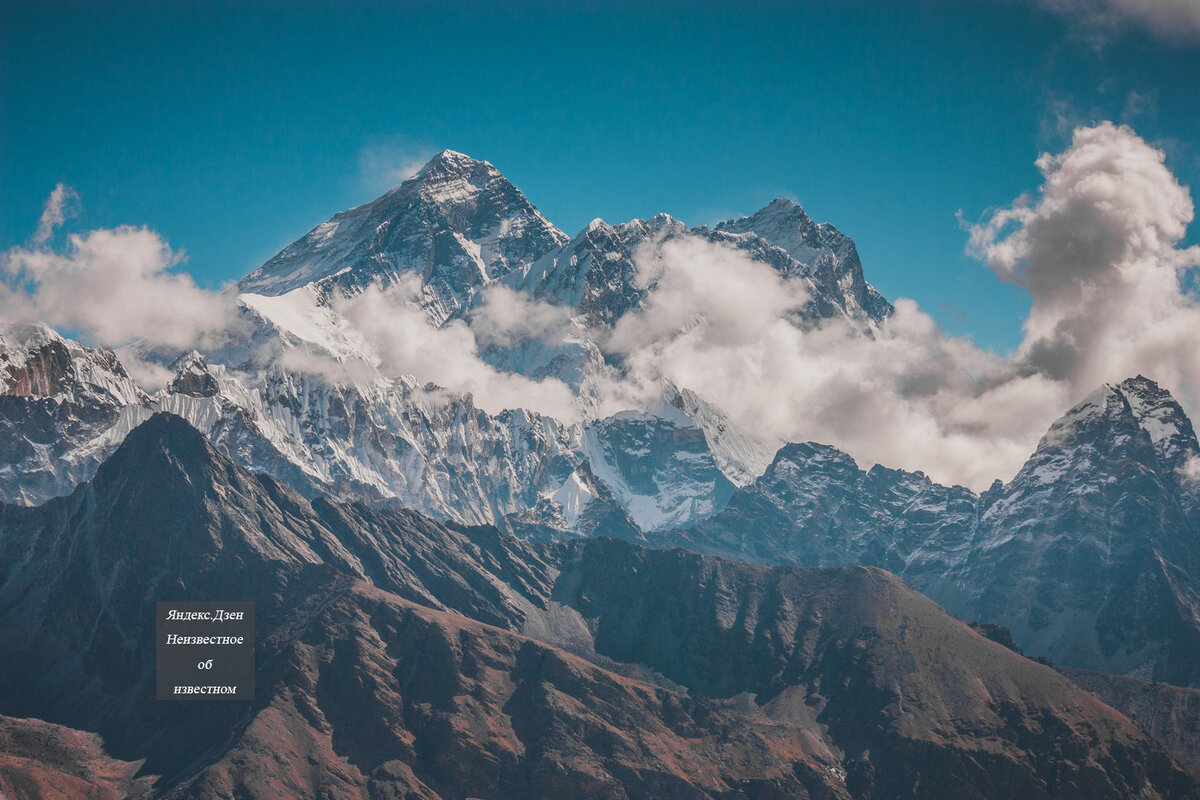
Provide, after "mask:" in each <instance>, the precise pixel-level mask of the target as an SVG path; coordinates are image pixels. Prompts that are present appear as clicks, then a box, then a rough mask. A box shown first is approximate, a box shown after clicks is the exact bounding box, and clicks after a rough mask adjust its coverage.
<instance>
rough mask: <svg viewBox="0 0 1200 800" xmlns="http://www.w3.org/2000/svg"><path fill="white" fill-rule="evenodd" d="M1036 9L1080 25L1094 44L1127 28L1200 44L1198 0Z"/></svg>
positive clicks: (1080, 2) (1077, 1)
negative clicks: (1049, 12) (1053, 13)
mask: <svg viewBox="0 0 1200 800" xmlns="http://www.w3.org/2000/svg"><path fill="white" fill-rule="evenodd" d="M1037 2H1038V3H1039V5H1041V6H1042V7H1044V8H1047V9H1049V10H1051V11H1053V12H1055V13H1058V14H1061V15H1063V16H1065V17H1067V18H1069V19H1071V20H1073V21H1074V22H1075V23H1076V24H1078V25H1079V27H1080V31H1081V32H1082V33H1083V34H1084V35H1085V36H1087V37H1089V38H1092V39H1094V40H1103V39H1104V38H1107V37H1108V36H1111V35H1112V34H1113V33H1115V32H1118V31H1120V30H1121V29H1123V28H1125V27H1128V26H1130V25H1134V26H1138V27H1141V28H1144V29H1145V30H1147V31H1149V32H1150V33H1152V34H1154V35H1155V36H1158V37H1159V38H1162V39H1165V40H1167V41H1172V42H1196V41H1200V2H1197V0H1037Z"/></svg>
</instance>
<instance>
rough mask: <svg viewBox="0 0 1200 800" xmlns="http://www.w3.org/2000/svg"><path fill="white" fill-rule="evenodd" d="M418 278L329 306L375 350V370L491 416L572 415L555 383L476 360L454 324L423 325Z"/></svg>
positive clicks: (465, 334)
mask: <svg viewBox="0 0 1200 800" xmlns="http://www.w3.org/2000/svg"><path fill="white" fill-rule="evenodd" d="M421 295H422V288H421V282H420V278H419V277H418V276H416V275H411V274H410V275H406V276H403V277H402V278H401V279H399V280H398V281H396V282H395V283H394V284H393V285H391V286H389V287H388V288H387V289H381V288H379V287H378V286H372V287H370V288H368V289H367V290H365V291H363V292H362V293H360V294H358V295H355V296H353V297H349V298H347V297H343V298H338V299H337V300H336V301H335V303H334V305H335V308H336V309H337V311H338V312H339V313H340V314H342V315H343V316H345V317H346V319H347V320H349V321H350V323H351V324H352V325H354V326H355V328H356V329H357V330H358V331H359V332H361V333H362V334H363V336H365V337H366V339H367V340H368V341H370V342H371V343H372V345H373V346H374V347H375V349H376V351H377V353H378V355H379V357H380V360H381V364H380V367H381V369H382V370H383V371H384V372H386V373H388V374H391V375H395V376H398V375H412V376H414V377H415V378H416V379H417V380H420V381H426V382H432V383H435V384H437V385H438V386H440V387H442V388H444V389H447V390H449V391H452V392H456V393H470V394H472V395H473V397H474V400H475V403H476V405H477V406H478V407H479V408H482V409H483V410H484V411H488V412H491V413H495V412H498V411H501V410H503V409H506V408H528V409H531V410H533V411H539V412H542V413H544V414H549V415H551V416H554V417H557V418H559V419H562V420H568V421H569V420H572V419H573V418H575V417H576V416H577V414H578V411H577V409H576V400H575V396H574V394H573V393H572V391H571V389H570V387H568V386H567V385H566V384H564V383H562V382H561V381H558V380H554V379H546V380H542V381H534V380H530V379H529V378H525V377H523V376H520V375H514V374H510V373H505V372H501V371H499V370H497V369H496V368H495V367H493V366H491V365H490V364H488V363H486V362H485V361H483V360H482V359H481V358H480V356H479V346H478V343H477V341H476V338H475V334H474V333H473V332H472V331H471V329H470V328H469V327H467V325H466V323H464V322H462V321H459V320H454V321H451V322H450V323H448V324H446V325H444V326H442V327H440V328H439V327H434V326H432V325H430V324H429V319H428V316H427V315H426V312H425V311H424V310H423V309H422V308H421V307H420V298H421Z"/></svg>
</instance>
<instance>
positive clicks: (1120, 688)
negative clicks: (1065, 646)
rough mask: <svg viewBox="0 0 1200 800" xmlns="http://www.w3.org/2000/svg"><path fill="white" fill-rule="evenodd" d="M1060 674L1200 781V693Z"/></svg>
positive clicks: (1118, 678)
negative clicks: (1130, 723) (1133, 726)
mask: <svg viewBox="0 0 1200 800" xmlns="http://www.w3.org/2000/svg"><path fill="white" fill-rule="evenodd" d="M1060 671H1061V672H1062V673H1063V674H1064V675H1066V676H1067V677H1068V678H1070V679H1071V680H1072V681H1074V682H1075V684H1076V685H1077V686H1081V687H1082V688H1084V689H1087V690H1088V691H1089V692H1091V693H1092V694H1094V695H1096V697H1098V698H1100V699H1101V700H1102V701H1104V702H1105V703H1106V704H1108V705H1110V706H1112V707H1113V708H1115V709H1117V710H1118V711H1120V712H1121V713H1122V714H1124V715H1125V716H1127V717H1129V718H1130V719H1131V720H1133V721H1134V722H1135V723H1136V724H1137V726H1138V727H1139V728H1141V729H1142V730H1144V731H1145V732H1146V733H1147V734H1149V735H1150V736H1152V737H1154V738H1155V739H1157V740H1158V741H1159V742H1160V743H1162V745H1163V746H1164V747H1166V748H1167V749H1168V750H1169V751H1171V755H1173V756H1175V759H1176V760H1177V761H1178V762H1179V763H1180V764H1181V765H1182V766H1183V767H1184V768H1185V769H1187V770H1188V771H1189V772H1191V773H1192V775H1195V776H1198V777H1200V690H1196V689H1184V688H1181V687H1179V686H1171V685H1170V684H1166V683H1152V682H1150V681H1140V680H1138V679H1137V678H1129V677H1125V676H1123V675H1110V674H1108V673H1106V672H1092V671H1091V670H1083V669H1070V668H1062V669H1061V670H1060Z"/></svg>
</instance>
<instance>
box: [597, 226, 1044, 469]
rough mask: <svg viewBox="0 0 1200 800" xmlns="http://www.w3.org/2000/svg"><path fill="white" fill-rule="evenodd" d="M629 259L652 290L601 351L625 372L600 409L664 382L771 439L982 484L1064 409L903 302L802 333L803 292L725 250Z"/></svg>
mask: <svg viewBox="0 0 1200 800" xmlns="http://www.w3.org/2000/svg"><path fill="white" fill-rule="evenodd" d="M635 264H636V266H637V269H638V274H639V281H640V282H641V283H642V284H643V286H646V287H649V288H650V293H649V295H648V297H647V300H646V302H645V304H644V305H643V307H642V308H641V309H638V310H634V311H631V312H630V313H629V314H627V315H626V316H625V317H623V318H622V319H621V320H619V321H618V323H617V325H616V326H615V328H614V331H613V335H612V337H611V338H610V339H609V341H608V343H607V345H606V347H607V349H608V350H609V352H610V354H612V355H613V356H615V357H617V358H619V359H620V360H621V362H622V364H623V366H624V373H625V374H624V378H623V379H622V380H619V381H610V382H607V383H605V384H604V385H603V386H601V387H599V388H598V393H599V394H600V395H601V397H602V400H601V409H600V411H601V413H612V412H615V411H617V410H621V409H622V408H628V407H639V406H640V407H649V406H653V404H654V403H655V402H656V400H657V398H658V396H659V393H660V392H661V388H660V387H661V385H662V381H663V380H664V379H665V380H669V381H671V382H672V383H674V384H676V385H678V386H686V387H688V388H690V389H692V390H693V391H695V392H696V393H697V394H699V395H700V396H701V397H704V398H705V399H706V400H707V401H709V402H710V403H712V404H714V405H715V406H717V407H719V408H720V409H722V410H723V411H724V412H725V413H726V414H727V415H728V416H729V417H730V419H731V420H732V421H733V422H734V424H737V425H740V426H745V427H747V428H748V429H749V431H750V432H751V433H753V434H754V435H756V436H757V437H758V438H760V439H761V440H763V441H764V442H766V443H770V444H774V445H778V444H781V443H783V442H786V441H808V440H814V441H820V442H826V443H830V444H834V445H836V446H838V447H841V448H843V449H845V450H846V451H848V452H850V453H851V454H852V455H854V456H855V457H856V458H858V459H859V460H861V461H863V462H864V463H867V464H871V463H876V462H879V463H883V464H887V465H889V466H902V467H907V468H910V469H922V470H925V471H926V472H928V473H929V474H930V475H931V476H933V477H935V478H938V479H940V480H946V481H953V482H965V483H968V484H970V485H972V486H975V487H976V488H979V487H982V486H986V485H987V484H988V483H990V482H991V481H992V480H993V479H994V478H995V477H997V476H998V475H1004V476H1005V477H1007V476H1009V475H1011V474H1012V473H1013V472H1015V471H1016V469H1017V468H1018V467H1019V465H1020V464H1021V462H1022V461H1023V460H1024V458H1025V457H1027V456H1028V454H1029V449H1030V447H1031V443H1033V442H1036V440H1037V436H1038V435H1039V434H1040V433H1041V431H1043V430H1044V429H1045V427H1046V425H1048V424H1049V422H1050V421H1051V420H1052V419H1053V416H1054V414H1053V412H1052V410H1060V409H1061V408H1062V407H1063V406H1062V404H1063V403H1064V402H1065V392H1064V389H1063V387H1061V386H1059V385H1057V384H1055V382H1054V381H1052V380H1050V379H1048V378H1046V377H1045V376H1042V375H1038V374H1022V373H1021V372H1020V371H1019V370H1018V369H1017V368H1016V366H1015V365H1013V364H1011V363H1009V362H1007V361H1005V360H1003V359H1001V358H999V357H997V356H994V355H992V354H989V353H987V352H985V351H982V350H980V349H979V348H977V347H975V346H974V345H972V344H971V343H970V342H969V341H966V340H963V339H957V338H953V337H947V336H944V335H943V334H942V332H941V331H940V330H939V329H938V327H937V325H936V324H935V323H934V321H933V320H932V319H931V318H930V317H929V316H928V315H926V314H925V313H924V312H922V311H921V310H920V309H919V308H918V307H917V305H916V304H915V303H914V302H912V301H909V300H900V301H898V302H897V303H896V313H895V315H894V316H892V317H891V318H890V319H889V320H887V321H886V322H885V323H884V324H883V325H882V326H881V328H880V330H879V331H878V332H877V333H876V334H875V335H871V336H868V335H866V334H864V332H863V331H862V330H861V329H860V328H859V327H857V326H856V325H854V324H852V323H850V322H849V321H847V320H829V321H827V322H825V323H824V324H823V325H821V326H819V327H816V328H813V327H811V326H805V325H801V324H800V321H799V319H798V318H797V312H798V311H799V309H801V308H802V307H803V306H804V303H805V301H806V299H807V298H806V295H805V292H804V290H803V287H802V285H801V284H799V283H797V282H795V281H784V280H782V279H781V278H780V276H779V274H778V273H777V272H775V271H774V270H773V269H771V267H769V266H768V265H766V264H763V263H761V262H757V261H753V260H751V259H750V258H749V257H748V256H747V255H746V254H745V253H743V252H742V251H739V250H736V249H733V248H729V247H726V246H723V245H718V244H714V243H712V242H709V241H706V240H703V239H700V238H697V237H683V238H673V239H668V240H666V241H659V242H653V243H649V244H647V245H646V246H644V247H643V248H642V249H641V250H639V251H638V252H637V253H636V254H635ZM1029 409H1038V410H1042V412H1043V413H1042V415H1041V416H1039V414H1038V413H1030V411H1029Z"/></svg>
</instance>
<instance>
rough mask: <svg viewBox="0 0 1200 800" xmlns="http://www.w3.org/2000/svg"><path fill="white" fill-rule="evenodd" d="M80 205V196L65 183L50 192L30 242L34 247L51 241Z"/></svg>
mask: <svg viewBox="0 0 1200 800" xmlns="http://www.w3.org/2000/svg"><path fill="white" fill-rule="evenodd" d="M78 203H79V195H78V194H76V193H75V190H74V189H73V188H71V187H70V186H67V185H66V184H64V183H60V184H58V185H57V186H55V187H54V191H52V192H50V196H49V197H47V198H46V203H45V205H43V206H42V216H41V218H40V219H39V220H38V226H37V230H36V231H35V232H34V234H33V238H32V239H31V240H30V241H31V242H32V243H33V246H34V247H41V246H42V245H44V244H46V242H48V241H50V238H51V237H53V236H54V232H55V231H56V230H58V229H59V228H60V227H61V226H62V224H63V223H64V222H66V220H67V218H68V217H69V216H71V215H73V214H74V213H75V207H76V206H77V205H78Z"/></svg>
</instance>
